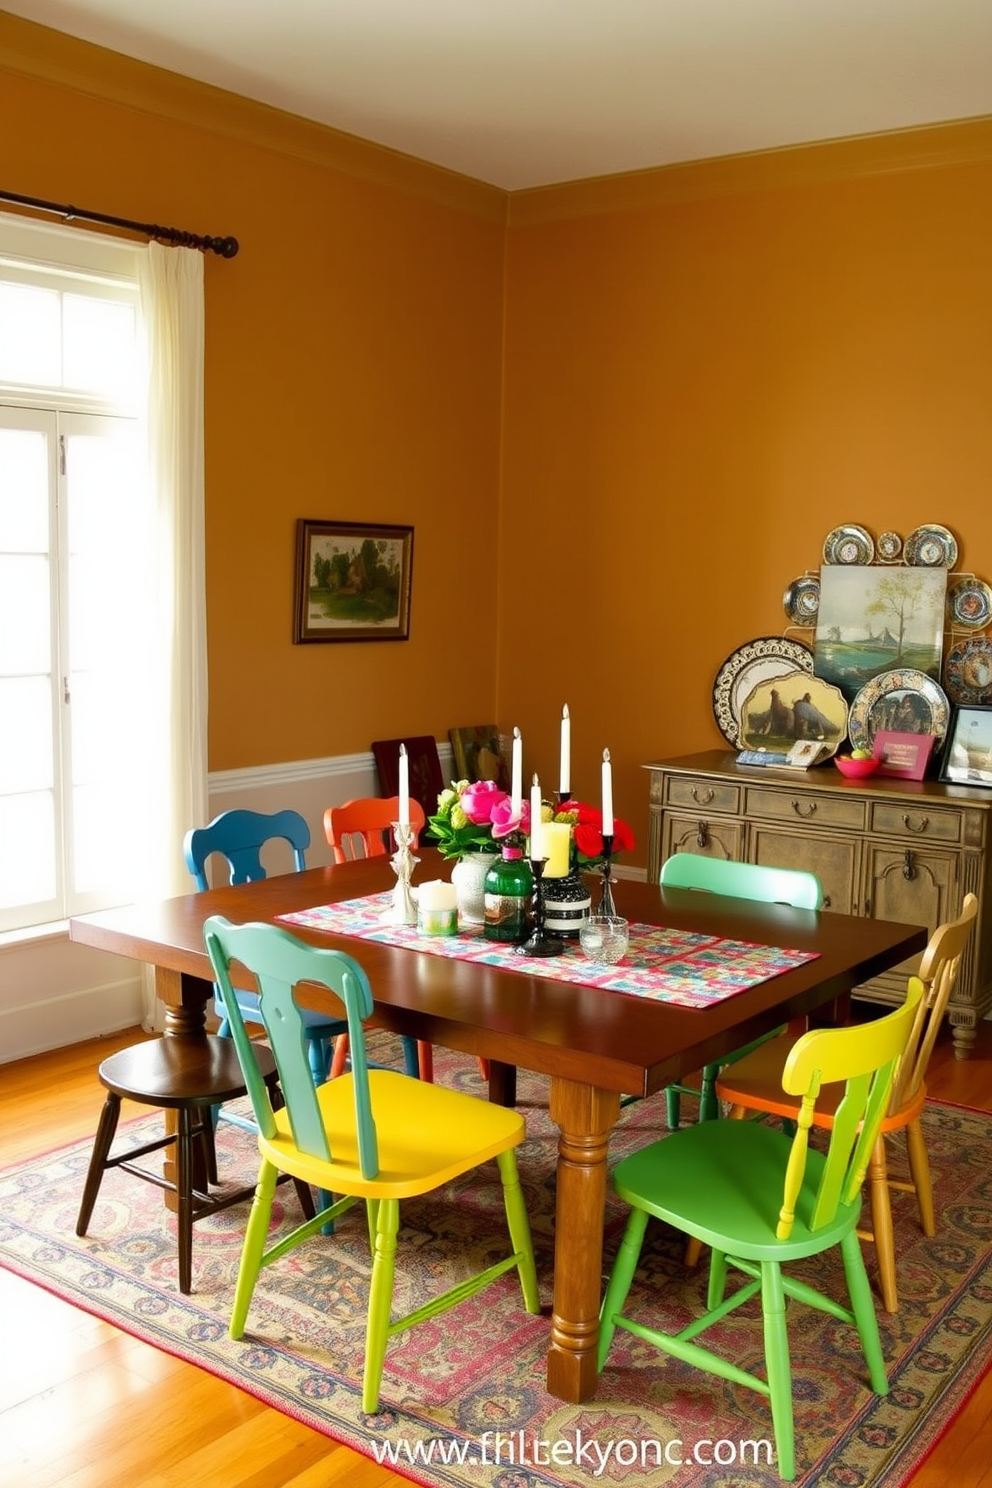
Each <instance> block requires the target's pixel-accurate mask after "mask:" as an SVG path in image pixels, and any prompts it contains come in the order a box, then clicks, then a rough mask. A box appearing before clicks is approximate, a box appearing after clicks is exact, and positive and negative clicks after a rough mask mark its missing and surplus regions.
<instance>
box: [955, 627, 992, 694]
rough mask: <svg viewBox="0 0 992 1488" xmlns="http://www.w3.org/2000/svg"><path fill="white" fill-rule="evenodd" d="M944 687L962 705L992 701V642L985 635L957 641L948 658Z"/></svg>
mask: <svg viewBox="0 0 992 1488" xmlns="http://www.w3.org/2000/svg"><path fill="white" fill-rule="evenodd" d="M944 686H945V687H946V689H947V696H948V697H949V698H950V700H951V702H952V703H957V704H958V706H959V707H975V706H977V705H979V704H981V705H984V704H987V703H992V641H989V640H986V639H985V637H984V636H973V637H972V638H971V639H970V640H968V641H957V642H956V643H955V644H954V645H953V646H952V647H951V649H950V650H949V651H948V653H947V656H946V658H945V660H944Z"/></svg>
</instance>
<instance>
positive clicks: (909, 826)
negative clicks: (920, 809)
mask: <svg viewBox="0 0 992 1488" xmlns="http://www.w3.org/2000/svg"><path fill="white" fill-rule="evenodd" d="M902 824H903V826H904V827H905V828H906V831H907V832H925V831H926V829H927V827H928V826H929V825H930V818H929V817H928V816H924V817H921V818H920V825H919V826H918V827H914V826H913V823H912V822H911V821H910V819H909V812H908V811H906V812H903V818H902Z"/></svg>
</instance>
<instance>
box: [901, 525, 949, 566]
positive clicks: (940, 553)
mask: <svg viewBox="0 0 992 1488" xmlns="http://www.w3.org/2000/svg"><path fill="white" fill-rule="evenodd" d="M957 561H958V543H957V538H956V537H955V536H954V533H953V532H950V531H949V530H948V529H947V528H946V527H938V526H936V525H935V524H934V523H930V524H929V525H928V526H925V527H917V528H916V530H915V532H911V533H910V534H909V536H908V537H907V539H906V562H907V563H908V564H910V565H911V566H912V567H913V568H953V567H954V565H955V563H957Z"/></svg>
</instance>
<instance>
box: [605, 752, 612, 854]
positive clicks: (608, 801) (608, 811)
mask: <svg viewBox="0 0 992 1488" xmlns="http://www.w3.org/2000/svg"><path fill="white" fill-rule="evenodd" d="M603 836H604V837H612V836H613V766H612V765H611V764H610V751H609V750H608V749H604V750H603Z"/></svg>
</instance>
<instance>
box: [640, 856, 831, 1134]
mask: <svg viewBox="0 0 992 1488" xmlns="http://www.w3.org/2000/svg"><path fill="white" fill-rule="evenodd" d="M661 886H662V888H663V889H668V888H671V889H699V890H701V891H703V892H704V893H707V894H723V895H725V896H726V897H727V898H728V899H755V900H758V901H760V902H761V903H763V904H788V905H791V907H792V908H793V909H819V908H820V907H821V906H822V904H823V890H822V889H821V888H820V883H819V880H818V879H817V877H816V874H815V873H806V872H805V871H803V870H802V869H799V868H766V867H764V866H763V865H762V864H759V863H732V862H729V861H727V860H726V859H723V858H704V857H702V856H701V855H700V854H699V853H674V854H673V855H672V857H670V858H668V859H666V861H665V862H664V863H663V864H662V865H661ZM781 1032H782V1029H781V1028H776V1029H773V1030H772V1032H771V1033H769V1034H768V1035H767V1037H768V1038H774V1037H775V1035H776V1034H780V1033H781ZM763 1042H764V1040H763V1039H758V1040H756V1041H755V1042H753V1043H750V1044H748V1045H746V1047H745V1048H743V1049H736V1050H735V1051H734V1052H733V1053H732V1054H729V1055H727V1056H726V1057H725V1058H723V1059H722V1060H721V1061H720V1062H719V1063H718V1064H707V1065H705V1066H704V1067H703V1074H702V1080H701V1082H700V1087H699V1089H698V1090H696V1089H694V1088H693V1087H692V1086H691V1085H679V1084H675V1085H669V1086H667V1087H666V1090H665V1110H666V1116H667V1118H668V1126H669V1129H670V1130H671V1131H677V1130H678V1126H679V1120H680V1117H681V1109H680V1107H681V1097H682V1096H683V1095H698V1096H699V1119H700V1121H712V1120H714V1119H715V1118H716V1117H717V1116H718V1115H719V1114H720V1107H719V1104H718V1101H717V1095H716V1082H717V1078H718V1076H719V1074H720V1071H721V1069H723V1068H724V1066H725V1065H728V1064H733V1063H735V1062H736V1060H738V1059H743V1058H744V1055H745V1054H750V1052H751V1050H752V1049H754V1048H756V1047H757V1046H758V1044H760V1043H763Z"/></svg>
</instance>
